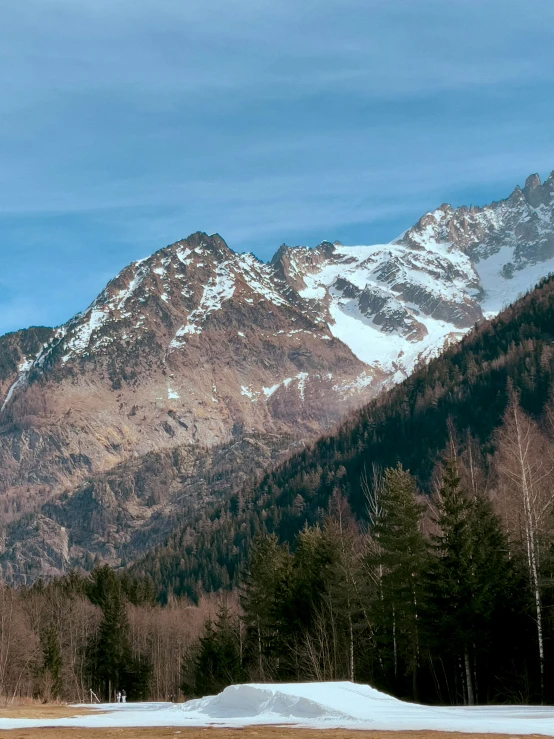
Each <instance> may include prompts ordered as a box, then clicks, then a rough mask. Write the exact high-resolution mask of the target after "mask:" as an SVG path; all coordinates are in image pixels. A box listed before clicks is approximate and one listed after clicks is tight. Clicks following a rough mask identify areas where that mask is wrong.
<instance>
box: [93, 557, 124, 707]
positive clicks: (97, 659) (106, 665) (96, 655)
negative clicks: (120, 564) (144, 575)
mask: <svg viewBox="0 0 554 739" xmlns="http://www.w3.org/2000/svg"><path fill="white" fill-rule="evenodd" d="M89 597H90V599H91V601H92V602H93V603H95V604H96V605H98V606H100V608H101V609H102V620H101V622H100V627H99V629H98V635H97V637H96V640H95V643H94V647H93V661H94V672H95V674H96V678H97V680H98V683H99V685H100V686H101V688H100V689H101V691H102V693H103V694H104V696H106V697H107V698H108V700H112V699H113V694H114V691H115V690H117V689H119V688H125V689H126V686H125V685H123V684H122V683H123V679H124V677H126V676H128V673H129V670H130V663H131V650H130V645H129V623H128V619H127V611H126V605H125V599H124V596H123V592H122V588H121V583H120V581H119V580H118V579H117V577H116V575H115V573H114V572H113V570H112V569H111V568H110V567H108V566H107V565H105V566H103V567H98V568H96V569H95V570H93V573H92V577H91V584H90V588H89Z"/></svg>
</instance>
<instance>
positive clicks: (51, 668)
mask: <svg viewBox="0 0 554 739" xmlns="http://www.w3.org/2000/svg"><path fill="white" fill-rule="evenodd" d="M41 642H42V672H43V675H44V676H45V679H46V684H47V688H48V692H49V694H50V695H49V696H46V697H47V698H60V697H61V695H62V691H63V681H62V655H61V651H60V642H59V640H58V634H57V633H56V629H55V628H54V627H53V626H48V627H47V628H46V629H45V630H44V631H43V633H42V634H41Z"/></svg>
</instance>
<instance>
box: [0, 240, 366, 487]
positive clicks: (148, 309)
mask: <svg viewBox="0 0 554 739" xmlns="http://www.w3.org/2000/svg"><path fill="white" fill-rule="evenodd" d="M365 372H366V367H365V366H364V364H363V363H362V362H361V361H360V360H359V359H357V358H356V357H355V356H354V355H353V354H352V352H351V351H350V350H349V348H348V347H347V346H345V345H344V344H343V343H342V342H341V341H340V340H338V339H336V338H334V337H333V336H332V334H331V332H330V331H329V328H328V326H327V325H326V324H325V322H323V321H320V320H319V319H317V317H315V316H314V315H313V313H312V312H311V310H309V309H308V308H306V306H304V309H300V308H299V307H298V306H297V305H296V304H295V296H294V295H293V294H292V291H291V290H290V288H289V286H288V285H287V284H286V283H284V282H282V281H280V280H279V279H278V276H277V275H276V273H275V270H274V269H273V268H271V267H269V266H267V265H264V264H262V263H261V262H259V261H258V260H256V259H255V258H254V257H253V256H252V255H249V254H240V255H239V254H234V253H233V252H232V251H231V250H230V249H229V248H228V247H227V245H226V244H225V242H224V241H223V240H222V239H221V238H219V237H218V236H207V235H205V234H194V235H193V236H191V237H189V238H188V239H186V240H185V241H181V242H178V243H176V244H174V245H172V246H170V247H167V248H165V249H162V250H161V251H159V252H157V253H156V254H154V255H153V256H152V257H150V258H148V259H146V260H143V261H142V262H137V263H134V264H132V265H130V266H129V267H127V268H126V269H125V270H123V271H122V272H121V273H120V274H119V275H118V276H117V277H116V278H115V279H114V280H112V281H111V282H110V283H109V284H108V285H107V287H106V288H105V290H103V292H102V293H101V294H100V295H99V296H98V298H97V299H96V300H95V301H94V303H93V304H92V305H91V306H90V307H89V308H88V309H87V310H86V311H85V312H84V313H82V314H79V315H77V316H75V317H74V318H73V319H71V321H69V322H68V323H67V324H66V325H65V326H62V327H61V328H59V329H57V330H56V331H55V332H53V334H52V336H51V337H50V339H49V341H47V342H46V344H45V345H44V346H43V347H42V348H41V349H40V351H39V352H38V353H37V356H36V358H34V359H33V361H32V362H26V363H24V364H21V365H20V371H19V374H18V375H17V377H16V379H15V380H14V381H13V383H12V385H11V387H10V388H9V389H7V390H6V392H5V395H4V401H3V410H2V413H1V416H0V423H1V431H2V434H1V435H0V468H1V469H2V470H3V480H2V483H3V489H4V492H5V491H7V490H13V489H14V488H19V489H22V488H25V486H35V487H36V486H40V487H41V488H43V490H44V497H48V496H49V495H51V494H52V493H57V492H59V491H61V490H62V489H64V488H66V487H68V486H73V485H75V484H78V482H79V481H80V480H82V479H83V478H84V477H86V476H88V475H90V474H91V473H96V472H102V471H104V470H107V469H110V468H111V467H113V466H114V465H115V464H118V463H120V462H122V461H124V460H125V459H127V458H129V457H130V456H134V455H139V456H140V455H143V454H146V453H148V452H150V451H152V450H158V449H163V448H172V447H174V446H177V445H182V444H199V445H204V446H212V445H214V444H220V443H224V442H226V441H228V440H230V439H231V438H233V437H235V438H237V437H239V436H241V435H242V434H243V433H256V432H263V433H267V432H275V433H277V432H278V433H286V432H290V431H291V430H294V433H295V434H297V435H302V436H305V437H307V436H311V435H314V434H317V433H318V432H319V431H320V430H321V429H323V428H325V427H326V426H328V425H329V424H331V423H333V422H334V421H335V420H337V419H338V418H339V416H340V414H341V413H342V412H343V410H344V406H345V402H346V404H348V401H349V400H350V399H351V400H352V401H353V402H356V399H355V398H354V397H353V396H354V395H356V393H355V391H354V390H353V389H352V388H354V387H355V382H356V380H357V378H358V377H359V376H360V375H362V374H364V373H365ZM12 379H13V378H12ZM351 386H352V387H351Z"/></svg>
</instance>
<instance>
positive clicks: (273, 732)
mask: <svg viewBox="0 0 554 739" xmlns="http://www.w3.org/2000/svg"><path fill="white" fill-rule="evenodd" d="M85 713H87V709H86V708H70V707H69V706H63V705H48V706H40V705H26V706H8V707H0V717H5V718H48V719H53V718H66V717H70V716H76V715H78V714H79V715H82V714H85ZM535 736H537V735H535ZM169 737H172V739H177V737H178V739H508V735H507V734H465V733H464V734H460V733H457V732H441V731H352V730H346V729H344V730H343V729H320V730H314V729H294V728H290V727H284V726H283V727H279V726H267V727H266V726H255V727H247V728H244V729H222V728H198V729H193V728H181V727H169V726H167V727H147V728H139V729H133V728H126V729H122V728H111V729H79V728H43V729H11V730H10V731H0V739H168V738H169Z"/></svg>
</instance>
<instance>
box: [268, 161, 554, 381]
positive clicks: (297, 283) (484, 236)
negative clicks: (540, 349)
mask: <svg viewBox="0 0 554 739" xmlns="http://www.w3.org/2000/svg"><path fill="white" fill-rule="evenodd" d="M272 264H273V265H274V267H275V269H276V270H277V272H278V273H279V275H280V276H281V277H282V278H283V279H284V280H285V281H286V282H287V283H288V284H289V285H290V286H291V287H292V288H293V289H294V290H295V291H296V292H297V294H298V296H299V298H300V299H301V300H303V301H304V302H305V303H307V304H308V305H310V306H311V307H312V309H313V310H314V312H315V313H316V314H317V315H318V316H319V318H320V320H322V321H325V322H326V323H328V325H329V327H330V330H331V332H332V333H333V335H334V336H336V337H337V338H339V339H341V340H342V341H344V342H345V343H346V344H347V345H348V346H349V347H350V348H351V349H352V351H353V352H354V354H356V356H357V357H358V358H360V359H361V360H362V361H364V362H365V363H366V364H369V365H371V366H372V367H377V368H380V369H381V370H383V371H385V372H386V373H389V374H391V375H392V377H393V379H394V380H399V379H401V378H402V377H404V376H406V375H407V374H409V373H410V372H411V371H412V370H413V368H414V366H415V365H416V364H417V363H418V362H420V361H424V360H426V359H428V358H429V357H430V356H433V355H434V354H436V353H438V352H440V351H441V350H442V348H443V346H444V344H445V343H448V342H450V341H455V340H457V339H459V338H460V337H461V336H462V335H463V334H464V333H465V332H467V330H469V328H471V326H473V325H474V324H475V322H476V321H478V320H480V319H481V318H483V317H490V316H492V315H494V314H495V313H497V312H498V311H500V310H501V309H502V308H503V307H504V306H505V305H507V304H508V303H510V302H512V301H513V300H515V299H516V298H517V296H518V295H519V294H520V293H521V292H523V291H525V290H528V289H529V288H531V287H533V285H534V284H535V283H536V282H537V281H538V280H539V279H540V278H541V277H543V276H545V275H546V274H548V273H549V272H550V271H551V270H553V269H554V172H553V173H552V174H551V175H550V177H549V178H548V179H547V180H546V182H544V184H542V183H541V181H540V178H539V177H538V175H531V176H530V177H529V178H528V179H527V181H526V183H525V186H524V187H523V189H520V188H519V187H517V188H516V189H515V190H514V192H513V193H512V194H511V195H510V197H509V198H507V199H506V200H501V201H499V202H495V203H492V204H491V205H489V206H485V207H473V206H472V207H469V208H468V207H461V208H456V209H454V208H452V207H451V206H450V205H446V204H445V205H441V206H440V208H437V209H436V210H435V211H433V212H430V213H427V214H425V215H424V216H423V217H422V218H421V219H420V220H419V221H418V223H417V224H416V225H415V226H413V228H411V229H409V230H408V231H406V232H405V233H404V234H403V235H402V237H401V238H400V239H398V240H396V241H395V242H393V243H391V244H384V245H376V246H356V247H345V246H342V244H340V243H339V242H335V243H330V242H323V243H322V244H319V245H318V246H316V247H315V248H314V249H309V248H306V247H286V246H284V245H283V246H282V247H281V248H280V249H279V251H278V252H277V254H276V255H275V257H274V258H273V261H272Z"/></svg>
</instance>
